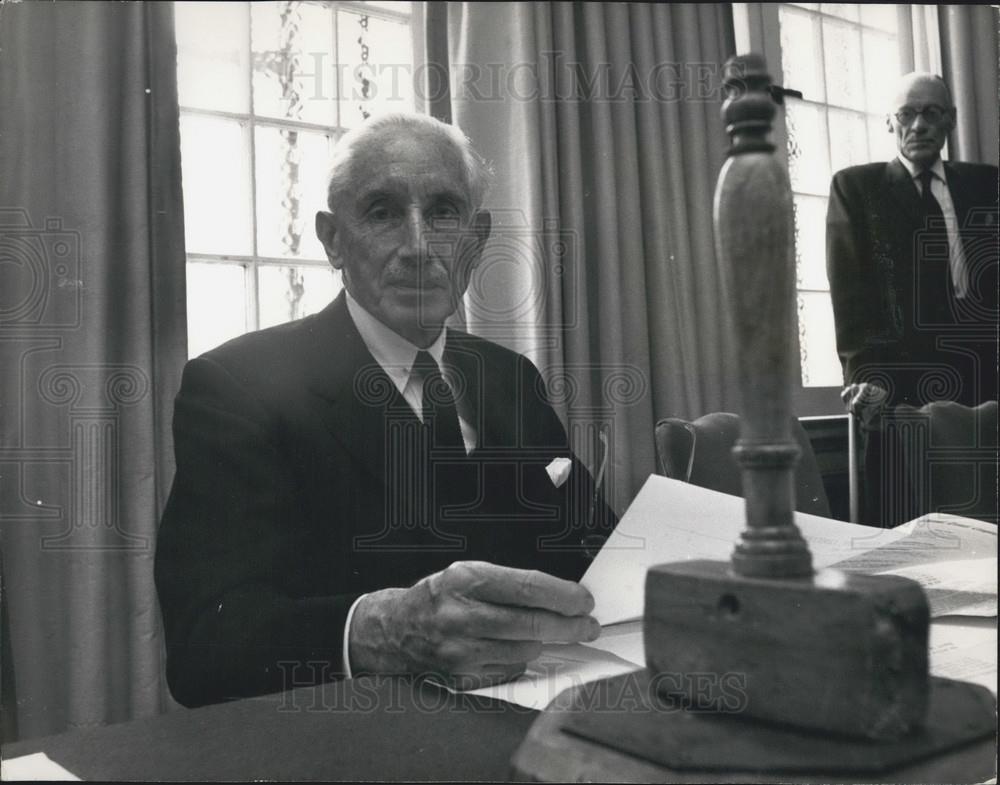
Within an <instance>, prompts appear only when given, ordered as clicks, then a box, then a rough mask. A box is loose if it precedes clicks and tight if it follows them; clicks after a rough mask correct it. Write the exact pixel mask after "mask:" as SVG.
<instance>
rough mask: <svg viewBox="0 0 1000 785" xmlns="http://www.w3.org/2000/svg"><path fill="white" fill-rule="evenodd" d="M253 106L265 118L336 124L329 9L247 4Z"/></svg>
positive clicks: (315, 6) (306, 5)
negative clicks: (250, 14)
mask: <svg viewBox="0 0 1000 785" xmlns="http://www.w3.org/2000/svg"><path fill="white" fill-rule="evenodd" d="M251 29H252V31H253V107H254V113H255V114H257V115H262V116H265V117H274V118H280V119H285V118H290V119H293V120H302V121H304V122H309V123H317V124H319V125H331V126H332V125H336V124H337V114H336V113H337V100H336V89H337V88H336V81H337V80H336V78H335V77H336V73H337V69H336V66H335V62H334V56H335V55H334V51H333V11H332V10H331V9H330V8H329V7H327V6H323V5H315V4H313V3H275V2H264V3H253V13H252V17H251Z"/></svg>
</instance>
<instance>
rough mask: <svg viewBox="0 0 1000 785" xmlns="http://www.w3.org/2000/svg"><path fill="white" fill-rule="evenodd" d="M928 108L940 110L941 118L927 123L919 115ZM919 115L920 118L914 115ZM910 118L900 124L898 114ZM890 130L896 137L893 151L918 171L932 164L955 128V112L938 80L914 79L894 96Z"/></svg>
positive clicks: (932, 110) (927, 120)
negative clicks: (907, 115)
mask: <svg viewBox="0 0 1000 785" xmlns="http://www.w3.org/2000/svg"><path fill="white" fill-rule="evenodd" d="M929 107H930V108H931V109H930V111H931V113H934V112H935V109H937V110H942V112H941V117H940V118H939V119H937V120H936V121H934V120H929V119H928V118H927V116H926V115H925V114H923V113H922V112H923V111H924V110H926V109H928V108H929ZM916 112H921V114H915V113H916ZM900 113H902V114H904V115H905V114H912V115H913V119H912V120H911V121H910V122H908V123H906V122H901V121H900V120H899V119H898V118H897V117H896V115H897V114H900ZM888 124H889V130H890V131H892V132H893V133H894V134H895V136H896V147H897V148H898V149H899V152H900V153H901V154H902V155H903V157H904V158H907V159H908V160H910V161H912V162H913V163H914V164H916V165H917V166H920V167H926V166H930V165H931V164H933V163H934V162H935V161H936V160H937V158H938V156H939V155H940V153H941V148H942V147H944V143H945V140H946V139H947V138H948V134H949V133H950V132H951V129H952V128H954V126H955V114H954V108H953V107H952V106H951V99H950V98H949V96H948V91H947V89H946V88H945V86H944V85H943V84H942V83H941V82H940V81H938V80H937V79H929V78H916V79H912V80H909V81H906V82H904V83H903V85H902V86H901V88H900V90H899V93H898V94H897V96H896V105H895V107H894V108H893V113H892V114H890V115H889V117H888Z"/></svg>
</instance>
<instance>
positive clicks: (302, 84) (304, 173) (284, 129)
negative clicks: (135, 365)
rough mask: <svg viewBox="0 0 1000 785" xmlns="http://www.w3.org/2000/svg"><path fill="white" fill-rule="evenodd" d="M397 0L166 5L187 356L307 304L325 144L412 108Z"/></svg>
mask: <svg viewBox="0 0 1000 785" xmlns="http://www.w3.org/2000/svg"><path fill="white" fill-rule="evenodd" d="M410 5H411V4H410V3H408V2H371V3H362V2H339V3H338V2H297V1H294V0H291V1H284V2H254V3H200V2H178V3H175V7H176V29H177V81H178V93H179V99H180V108H181V166H182V173H183V178H184V181H183V185H184V224H185V242H186V246H187V309H188V355H189V356H191V357H194V356H196V355H198V354H201V353H202V352H204V351H206V350H207V349H210V348H212V347H213V346H216V345H218V344H219V343H222V342H223V341H226V340H228V339H230V338H233V337H235V336H237V335H240V334H242V333H244V332H247V331H249V330H255V329H258V328H261V327H268V326H270V325H274V324H279V323H281V322H286V321H289V320H292V319H298V318H301V317H302V316H306V315H308V314H310V313H315V312H316V311H319V310H321V309H322V308H323V307H324V306H326V305H327V304H328V303H329V302H330V300H331V299H333V297H334V296H336V294H337V292H338V291H339V290H340V288H341V283H340V280H339V276H338V275H337V274H335V273H334V272H333V271H332V270H331V268H330V266H329V265H328V263H327V260H326V256H325V254H324V253H323V249H322V247H321V245H320V243H319V241H318V240H317V239H316V235H315V232H314V229H313V216H314V215H315V213H316V211H317V210H319V209H324V207H325V182H326V176H327V168H328V162H329V156H330V152H331V149H332V147H333V145H334V144H335V143H336V141H337V140H338V139H339V138H340V136H341V134H343V133H344V131H345V130H347V129H349V128H351V127H352V126H354V125H356V124H357V123H358V122H360V121H361V120H363V119H364V118H365V117H367V116H369V115H377V114H379V113H383V112H386V111H412V110H413V108H414V101H413V89H412V84H413V80H412V71H413V56H412V45H411V37H410V11H411V8H410Z"/></svg>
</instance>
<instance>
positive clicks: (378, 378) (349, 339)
mask: <svg viewBox="0 0 1000 785" xmlns="http://www.w3.org/2000/svg"><path fill="white" fill-rule="evenodd" d="M316 330H317V331H318V333H319V335H317V336H316V338H315V340H310V342H309V343H310V346H311V347H315V349H313V353H314V355H313V358H312V363H311V365H312V369H313V373H312V375H311V378H310V380H309V382H308V385H309V389H310V390H311V392H313V393H314V394H315V395H316V396H317V397H319V398H321V399H322V403H321V405H320V406H319V407H318V409H319V411H320V412H321V417H322V419H323V424H324V426H325V427H326V428H327V429H328V430H329V431H330V433H331V435H332V436H333V437H334V438H335V439H336V440H337V441H339V442H340V443H341V444H342V445H343V446H344V447H345V448H346V449H347V450H348V451H349V452H350V453H351V454H353V455H354V456H355V458H357V460H358V463H359V465H360V466H362V467H363V468H364V469H365V470H367V471H368V472H370V473H371V474H372V475H373V476H374V477H375V478H377V479H378V480H379V481H380V482H382V483H383V484H384V483H385V478H386V439H387V438H388V435H389V428H388V425H389V423H390V422H391V421H392V420H393V419H396V420H402V419H407V418H408V419H410V420H415V419H416V417H415V415H414V414H413V411H412V410H411V409H410V407H409V405H408V404H407V403H406V400H405V399H404V398H403V396H402V395H400V394H399V391H398V390H397V389H396V385H395V384H393V382H392V380H391V379H390V378H389V376H388V375H387V374H386V373H385V371H383V370H382V367H381V366H380V365H379V364H378V363H377V362H376V361H375V358H374V357H372V355H371V353H370V352H369V351H368V348H367V347H366V346H365V343H364V341H363V340H362V338H361V335H360V333H358V330H357V328H356V327H355V326H354V321H353V320H352V319H351V316H350V313H349V312H348V310H347V300H346V298H345V296H344V294H343V293H341V295H340V296H339V297H338V298H337V299H336V300H334V301H333V302H332V303H331V304H330V305H329V306H327V307H326V308H325V309H324V310H323V311H322V312H321V313H320V314H318V315H317V325H316Z"/></svg>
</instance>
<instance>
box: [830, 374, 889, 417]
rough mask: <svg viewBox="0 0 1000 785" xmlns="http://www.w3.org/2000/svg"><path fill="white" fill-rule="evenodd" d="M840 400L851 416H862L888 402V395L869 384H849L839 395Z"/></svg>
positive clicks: (876, 386)
mask: <svg viewBox="0 0 1000 785" xmlns="http://www.w3.org/2000/svg"><path fill="white" fill-rule="evenodd" d="M840 398H841V400H843V401H844V403H845V404H846V405H847V411H849V412H850V413H851V414H854V415H857V416H859V417H860V416H862V415H863V413H864V412H866V411H868V410H872V409H877V408H878V407H880V406H882V404H884V403H885V402H886V400H888V398H889V393H887V392H886V391H885V390H884V389H883V388H882V387H879V386H878V385H877V384H872V383H871V382H862V383H860V384H849V385H848V386H847V387H845V388H844V389H843V391H841V393H840Z"/></svg>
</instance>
